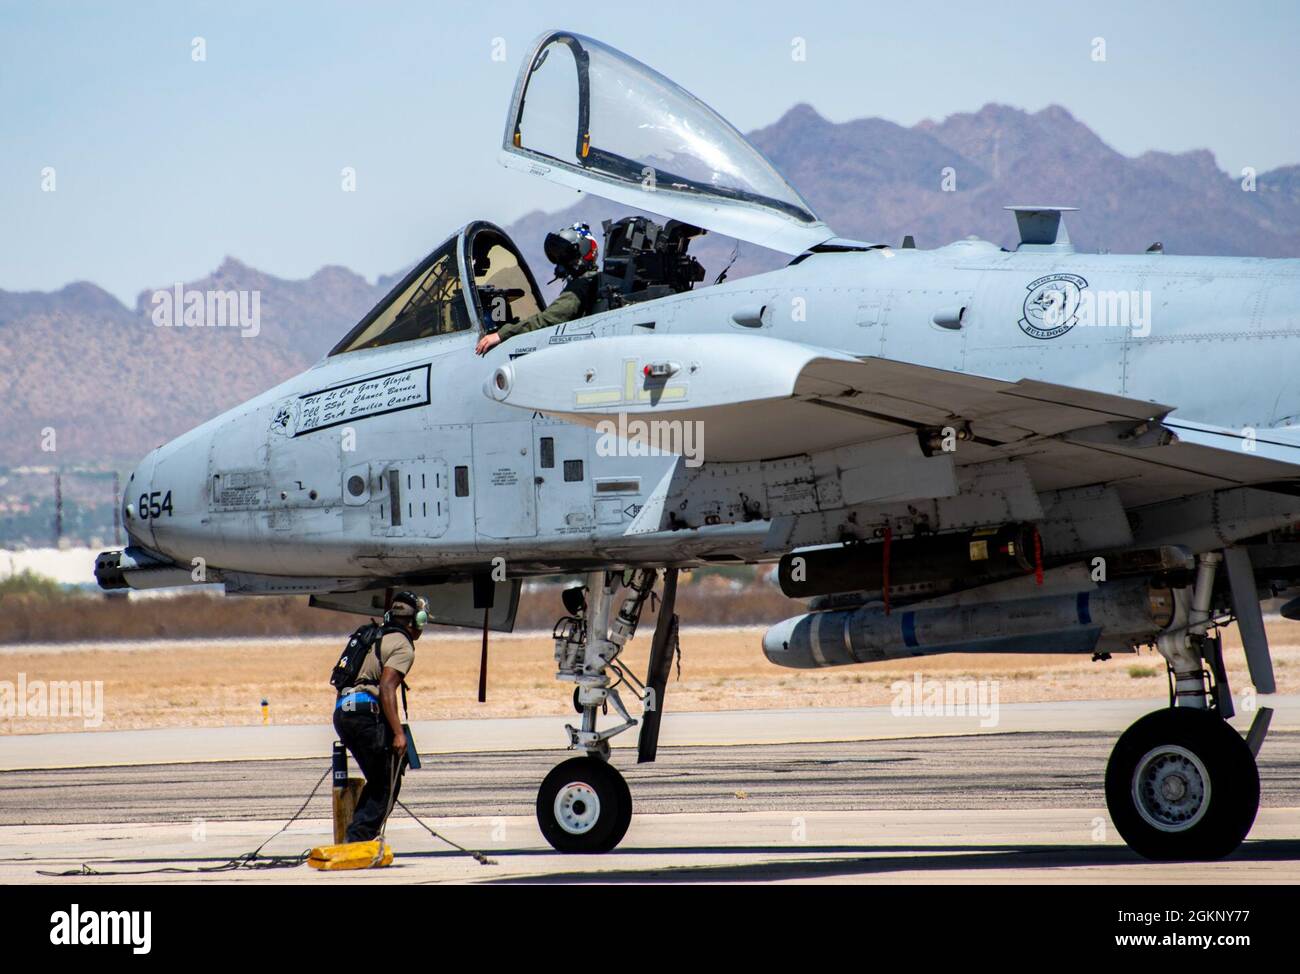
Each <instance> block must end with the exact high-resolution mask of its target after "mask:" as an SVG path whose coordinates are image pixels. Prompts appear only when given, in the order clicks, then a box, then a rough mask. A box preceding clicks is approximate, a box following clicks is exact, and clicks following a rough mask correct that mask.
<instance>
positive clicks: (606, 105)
mask: <svg viewBox="0 0 1300 974" xmlns="http://www.w3.org/2000/svg"><path fill="white" fill-rule="evenodd" d="M502 150H503V151H502V156H501V158H502V162H503V164H504V165H506V166H508V167H510V168H513V169H519V170H522V171H524V172H529V173H532V174H535V175H540V176H545V177H546V178H548V179H551V180H554V181H556V182H559V183H561V184H563V185H565V186H569V187H571V188H574V189H580V190H585V191H588V192H591V193H593V194H595V195H597V196H601V197H604V198H607V199H611V200H614V201H615V202H618V203H623V204H625V205H629V206H635V207H637V208H639V209H643V210H648V211H649V212H651V213H658V214H661V215H663V216H667V217H671V218H672V219H675V220H680V221H682V222H684V223H690V224H694V225H696V226H701V227H706V228H708V229H710V230H714V231H716V232H718V233H723V234H726V235H728V236H732V237H737V238H739V239H742V240H747V241H749V242H751V243H756V244H759V245H761V246H764V247H770V248H772V249H774V250H780V251H784V252H786V253H790V254H797V253H802V252H803V251H805V250H807V249H808V248H810V247H813V246H815V245H817V244H819V243H822V242H823V241H825V240H827V239H829V238H830V237H833V236H834V233H833V232H832V231H831V230H830V229H829V228H828V227H827V226H826V225H825V224H824V223H822V222H821V221H820V220H818V218H817V216H816V214H814V213H813V211H812V208H811V207H810V206H809V205H808V204H807V202H805V201H804V199H803V198H802V197H801V196H800V195H799V194H798V193H797V192H796V191H795V189H794V188H793V187H792V186H791V185H790V184H789V183H788V182H786V180H785V178H784V177H783V176H782V175H781V174H780V173H779V172H778V171H777V170H776V168H775V167H774V166H773V165H772V163H770V162H769V161H768V160H767V159H766V157H764V155H763V154H762V153H761V152H759V151H758V149H756V148H754V146H753V145H751V144H750V143H749V142H748V141H747V140H746V139H745V137H744V136H743V135H741V134H740V133H739V132H738V131H736V129H735V128H733V127H732V125H731V124H730V123H729V122H727V120H726V119H724V118H723V117H722V116H721V115H719V114H718V113H717V112H715V111H714V110H713V109H711V108H709V106H708V105H705V104H704V103H703V102H701V101H700V100H699V99H697V98H695V97H694V96H693V95H691V94H690V93H689V92H687V91H685V90H683V89H682V88H679V87H678V86H677V85H676V84H674V83H673V82H672V81H670V80H669V79H668V78H665V77H664V76H663V75H661V74H659V73H658V72H657V71H655V70H654V69H652V68H649V67H647V66H646V65H644V64H642V63H641V62H640V61H637V60H635V59H634V58H631V57H628V56H627V55H626V54H623V53H622V52H621V51H617V50H615V49H614V48H612V47H609V46H607V45H605V44H602V43H601V42H600V41H597V40H593V39H591V38H589V37H583V36H581V35H579V34H572V33H569V32H567V31H553V32H551V33H548V34H545V35H543V36H542V37H541V38H540V39H539V40H538V41H537V43H536V45H535V46H534V48H533V50H532V52H531V53H530V54H529V56H528V57H527V58H526V59H525V61H524V63H523V66H522V68H521V69H520V73H519V80H518V81H517V82H516V84H515V91H514V97H513V99H512V100H511V103H510V110H509V114H508V116H507V119H506V130H505V139H504V142H503V146H502Z"/></svg>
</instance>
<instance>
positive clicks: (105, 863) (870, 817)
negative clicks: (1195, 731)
mask: <svg viewBox="0 0 1300 974" xmlns="http://www.w3.org/2000/svg"><path fill="white" fill-rule="evenodd" d="M1058 706H1059V705H1058ZM1275 727H1276V725H1275ZM1115 733H1116V732H1115V731H1114V730H1112V729H1106V730H1100V729H1097V730H1074V731H1059V730H1055V729H1052V730H1024V731H1019V732H1001V733H985V734H973V735H969V736H947V737H909V738H894V739H876V740H858V741H829V742H816V743H807V742H804V743H789V744H770V743H768V744H761V745H759V744H740V745H732V746H717V745H707V746H681V745H678V746H665V747H664V748H662V749H661V751H660V759H659V761H657V762H656V763H655V764H652V765H642V766H636V765H635V764H633V763H632V762H631V760H630V758H631V755H630V754H627V753H626V752H620V753H618V754H616V756H615V764H616V765H617V766H619V767H620V769H621V770H623V771H624V772H625V773H626V775H627V777H628V780H629V783H630V785H631V789H632V794H633V797H634V800H635V802H636V812H637V814H636V815H635V817H634V819H633V823H632V827H631V829H630V831H629V833H628V835H627V837H626V838H625V839H624V841H623V843H622V845H621V846H620V847H619V848H618V849H617V850H615V852H613V853H610V854H608V855H604V856H563V855H559V854H557V853H555V852H553V851H552V850H551V849H550V847H549V846H547V845H546V843H545V842H544V840H543V839H542V837H541V835H540V833H539V832H538V829H537V825H536V821H535V819H534V817H533V802H534V799H535V794H536V787H537V785H538V783H539V782H540V781H541V778H542V777H543V776H544V775H545V773H546V772H547V771H548V770H549V768H550V767H551V766H552V765H554V764H555V763H556V762H558V761H559V760H563V759H564V758H565V757H568V756H571V755H570V754H569V753H568V752H563V751H542V750H523V751H517V752H515V751H512V752H497V751H485V752H476V753H467V752H458V753H448V754H440V755H431V757H430V759H429V761H428V763H427V765H426V769H425V770H423V771H419V772H412V773H410V774H408V776H407V778H406V781H405V784H404V786H403V792H402V798H403V801H404V802H405V803H406V804H407V805H408V806H409V807H410V808H411V810H412V811H413V812H415V813H416V814H417V815H419V816H420V817H421V818H423V819H424V820H425V821H426V822H427V823H428V824H429V825H430V826H431V827H432V828H434V829H435V830H436V831H438V832H439V833H441V834H442V835H444V836H446V837H447V838H449V839H451V840H453V841H455V842H457V843H459V844H461V845H465V846H468V847H470V848H474V849H478V850H481V851H482V852H484V853H485V854H486V855H488V856H489V857H491V858H492V859H493V860H494V864H493V865H490V866H483V865H480V864H478V863H477V862H475V861H474V860H473V859H470V858H468V857H467V856H465V855H463V854H461V853H458V852H456V851H455V850H452V849H450V848H449V847H447V846H445V845H444V844H442V843H441V842H439V841H437V840H436V839H435V838H433V837H432V836H430V835H429V834H428V832H426V831H424V830H423V829H422V828H421V827H420V826H419V825H417V824H416V823H415V822H413V821H412V820H411V819H410V818H408V817H407V816H406V814H405V813H404V812H402V811H401V810H400V809H399V810H398V811H397V812H395V814H394V817H393V819H392V822H391V823H390V826H389V831H388V836H389V839H390V841H391V843H392V845H393V846H394V848H395V849H396V850H397V856H398V857H397V862H396V864H395V865H394V866H393V867H390V868H388V869H381V870H367V871H362V872H354V873H345V874H318V873H315V872H314V871H312V870H310V869H308V868H307V867H306V866H297V867H294V868H290V869H273V870H264V871H239V872H207V873H192V872H164V873H149V874H147V875H118V876H113V875H102V876H78V877H74V878H69V877H61V878H55V877H45V876H41V875H39V873H38V870H45V871H49V872H61V871H67V870H74V871H75V870H79V869H80V868H81V866H82V864H83V863H89V864H90V865H91V867H92V868H94V869H97V870H99V871H101V872H110V871H130V870H151V869H159V868H170V867H180V868H183V869H194V868H211V867H213V866H215V865H218V864H220V863H221V862H222V861H224V860H226V859H228V858H230V857H232V856H235V855H238V854H240V853H243V852H247V851H251V850H252V849H254V848H256V847H257V846H258V845H259V844H260V843H261V842H262V841H263V840H264V839H266V838H267V837H268V836H270V835H271V834H272V833H274V832H275V831H276V829H278V828H279V827H280V826H281V825H282V824H283V823H284V821H285V820H286V819H288V817H289V816H290V815H292V814H293V813H294V811H295V810H296V809H298V808H299V806H301V805H302V803H303V799H304V798H305V796H306V795H307V793H308V792H309V791H310V790H311V787H312V785H313V783H315V782H316V781H317V780H318V779H319V777H320V775H321V774H322V773H323V772H324V771H325V769H326V763H327V762H326V761H325V760H324V759H323V758H313V759H307V760H301V759H297V760H274V761H226V762H216V763H189V764H175V765H135V766H127V767H103V768H93V769H85V768H83V769H47V770H27V771H14V772H7V773H4V774H0V823H3V824H2V825H0V881H2V882H7V883H12V882H22V883H28V882H91V883H100V884H102V883H113V882H149V883H154V882H158V883H178V882H180V883H188V882H195V881H221V882H238V883H244V882H259V883H261V882H272V883H286V882H288V883H297V882H306V883H313V882H314V883H321V882H421V883H422V882H489V883H519V882H524V883H554V882H610V883H624V882H665V883H673V882H868V883H881V882H883V883H895V882H908V883H911V882H920V883H930V882H938V883H973V884H995V883H1024V882H1034V883H1067V884H1076V883H1296V882H1300V732H1297V731H1294V730H1287V729H1285V728H1281V729H1275V730H1274V731H1273V732H1272V733H1270V735H1269V738H1268V741H1267V742H1266V744H1265V746H1264V750H1263V752H1262V753H1261V755H1260V771H1261V777H1262V780H1263V804H1264V807H1263V808H1262V809H1261V811H1260V814H1259V817H1258V819H1257V821H1256V824H1255V828H1254V831H1253V832H1252V835H1251V838H1250V839H1249V840H1248V841H1247V843H1246V844H1245V845H1243V847H1242V848H1241V849H1240V850H1238V851H1237V852H1236V853H1235V854H1234V855H1233V856H1232V857H1230V858H1229V859H1227V860H1224V861H1222V862H1217V863H1168V864H1153V863H1147V862H1145V861H1143V860H1141V859H1139V858H1138V857H1137V856H1136V855H1134V854H1133V853H1131V852H1129V851H1128V850H1127V849H1126V848H1125V847H1124V846H1123V843H1122V841H1121V840H1120V839H1119V837H1118V835H1117V834H1116V833H1115V831H1114V828H1113V827H1112V826H1111V824H1110V821H1109V818H1108V816H1107V814H1106V811H1105V802H1104V798H1103V796H1102V790H1101V779H1102V773H1103V770H1104V768H1105V763H1106V758H1107V756H1108V755H1109V752H1110V748H1111V746H1112V745H1113V743H1114V738H1115ZM328 787H329V783H328V781H326V782H325V783H324V784H323V785H322V786H321V790H320V792H318V794H317V797H316V798H315V799H314V800H313V802H312V803H310V804H309V806H308V807H307V809H306V812H305V817H304V818H302V819H299V821H297V822H296V823H294V825H293V826H291V827H290V829H289V830H288V831H286V832H285V833H283V834H281V835H279V836H277V837H276V838H275V839H274V840H272V841H271V842H270V843H269V844H268V845H267V847H266V849H265V850H264V851H265V852H266V853H268V854H283V855H293V854H295V853H298V852H301V851H302V850H304V849H306V848H309V847H310V846H312V845H319V844H324V843H327V842H328V841H329V824H328V820H327V816H328V814H329V811H328V809H329V805H328V794H327V791H328Z"/></svg>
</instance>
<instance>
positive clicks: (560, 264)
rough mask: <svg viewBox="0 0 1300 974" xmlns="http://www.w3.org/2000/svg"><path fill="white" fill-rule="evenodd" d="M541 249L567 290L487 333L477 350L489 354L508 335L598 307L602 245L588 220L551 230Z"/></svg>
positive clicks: (581, 313) (519, 333)
mask: <svg viewBox="0 0 1300 974" xmlns="http://www.w3.org/2000/svg"><path fill="white" fill-rule="evenodd" d="M542 249H543V250H545V251H546V259H547V260H549V261H551V262H553V263H554V264H555V276H556V277H558V278H560V279H562V280H564V281H565V282H566V283H565V285H564V290H563V291H561V292H560V296H559V297H558V298H556V299H555V300H554V301H552V302H551V305H550V307H548V308H547V309H546V310H545V311H539V312H537V314H535V315H531V316H530V317H527V318H525V319H523V320H522V321H511V322H507V323H506V324H504V325H502V326H501V327H500V328H498V329H497V330H496V331H494V332H490V333H489V334H486V335H484V336H483V337H482V338H480V339H479V342H478V344H477V345H476V346H475V347H474V351H475V352H476V353H477V354H479V355H486V354H487V353H488V351H489V350H491V349H493V348H495V347H496V346H497V345H500V344H501V343H502V342H503V341H505V340H506V339H508V338H514V337H515V336H516V335H522V334H524V332H529V331H536V330H537V329H538V328H547V327H549V326H551V325H558V324H560V323H561V322H564V321H572V320H573V319H574V318H581V317H583V316H584V315H589V314H591V312H592V310H593V309H594V308H595V307H596V287H597V285H598V284H599V283H600V264H599V263H598V262H597V260H596V257H597V255H598V254H599V252H600V248H599V247H598V246H597V245H596V238H595V237H593V236H592V235H591V228H590V227H588V226H587V225H586V224H585V223H575V224H573V226H571V227H564V228H562V229H560V230H557V231H555V232H554V233H548V234H547V235H546V241H545V243H544V244H543V247H542Z"/></svg>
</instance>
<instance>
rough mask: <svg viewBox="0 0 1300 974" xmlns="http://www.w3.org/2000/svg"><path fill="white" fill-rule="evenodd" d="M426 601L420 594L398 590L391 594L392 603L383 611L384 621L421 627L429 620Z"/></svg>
mask: <svg viewBox="0 0 1300 974" xmlns="http://www.w3.org/2000/svg"><path fill="white" fill-rule="evenodd" d="M426 605H427V603H426V602H425V601H424V599H422V598H421V597H420V596H418V595H415V594H413V593H411V592H399V593H398V594H397V595H395V596H393V604H392V605H391V606H390V607H389V609H388V611H387V612H385V613H384V622H386V623H397V624H398V625H409V626H413V627H415V628H416V629H423V628H424V627H425V625H426V624H427V623H428V621H429V612H428V610H427V609H426V608H425V606H426Z"/></svg>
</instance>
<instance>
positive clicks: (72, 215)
mask: <svg viewBox="0 0 1300 974" xmlns="http://www.w3.org/2000/svg"><path fill="white" fill-rule="evenodd" d="M1130 8H1139V9H1130ZM552 27H564V28H568V29H570V30H575V31H578V32H580V33H586V34H590V35H592V36H595V37H599V38H601V39H602V40H605V41H607V42H608V43H610V44H612V45H614V46H615V47H618V48H621V49H623V50H625V51H627V52H628V53H630V54H632V55H633V56H635V57H638V58H639V59H640V60H643V61H645V62H647V63H648V64H650V65H652V66H654V67H656V68H658V69H659V70H660V71H662V72H663V73H665V74H667V75H668V76H669V77H671V78H673V79H674V80H676V81H677V82H678V83H680V84H681V85H683V86H684V87H685V88H687V89H688V90H691V91H693V92H694V93H695V94H696V95H698V96H699V97H700V98H702V99H703V100H704V101H706V102H708V103H709V104H711V105H712V106H713V107H714V108H716V109H717V110H718V111H720V112H721V113H722V114H723V115H724V116H726V117H727V118H729V119H730V120H731V121H732V122H733V123H734V124H735V125H736V126H737V127H739V128H740V129H741V130H742V131H743V130H747V129H750V128H754V127H758V126H761V125H765V124H767V123H770V122H771V121H773V120H774V119H776V118H777V117H778V116H780V115H781V113H782V112H784V111H785V109H787V108H789V107H790V106H791V105H792V104H794V103H796V102H800V101H806V102H809V103H811V104H812V105H813V106H815V107H816V108H817V109H818V111H820V112H821V113H822V114H823V115H825V116H827V117H828V118H830V119H832V120H835V121H843V120H846V119H850V118H855V117H861V116H866V115H878V116H882V117H884V118H888V119H891V120H894V121H897V122H900V123H902V124H905V125H910V124H913V123H915V122H917V121H918V120H920V119H923V118H936V119H937V118H942V117H944V116H946V115H948V114H951V113H953V112H959V111H973V110H975V109H978V108H979V107H980V106H981V105H983V104H985V103H986V102H990V101H997V102H1004V103H1008V104H1012V105H1016V106H1018V107H1022V108H1026V109H1029V110H1038V109H1041V108H1043V107H1044V106H1046V105H1049V104H1052V103H1059V104H1061V105H1064V106H1065V107H1066V108H1068V109H1069V110H1070V111H1071V112H1072V113H1073V114H1074V115H1076V116H1077V117H1078V118H1079V119H1080V120H1082V121H1083V122H1085V123H1086V124H1088V125H1089V126H1091V127H1092V128H1093V129H1094V130H1095V131H1096V132H1097V133H1098V134H1099V135H1100V136H1101V137H1102V138H1103V139H1104V140H1106V141H1107V142H1108V143H1110V144H1111V145H1112V146H1114V147H1115V148H1116V149H1118V150H1120V151H1121V152H1124V153H1127V154H1130V155H1132V154H1136V153H1140V152H1143V151H1145V150H1147V149H1153V148H1154V149H1163V150H1168V151H1175V152H1177V151H1184V150H1187V149H1193V148H1203V147H1205V148H1209V149H1211V150H1212V151H1213V152H1214V153H1215V155H1216V157H1217V158H1218V161H1219V165H1220V167H1221V168H1223V169H1225V170H1228V171H1231V172H1233V173H1236V172H1237V171H1239V170H1240V169H1241V167H1243V166H1254V167H1255V168H1256V169H1257V170H1258V171H1259V172H1264V171H1266V170H1267V169H1270V168H1273V167H1276V166H1278V165H1285V164H1290V163H1297V162H1300V134H1297V133H1300V128H1298V127H1297V124H1296V119H1297V117H1300V59H1298V58H1297V57H1296V56H1295V48H1296V44H1297V41H1298V40H1300V29H1298V28H1300V4H1297V3H1295V2H1288V0H1279V2H1274V3H1268V2H1248V0H1236V2H1233V3H1230V4H1224V3H1221V2H1217V0H1215V2H1204V3H1203V2H1196V3H1177V4H1175V3H1154V2H1153V3H1143V4H1134V3H1132V2H1131V0H1130V2H1121V3H1111V2H1099V0H1089V2H1088V3H1082V4H1081V3H1069V4H1066V3H1054V2H1044V0H1038V2H1034V3H1011V2H1007V3H1000V2H997V0H989V2H985V3H977V4H972V3H951V4H940V3H922V2H918V0H908V2H890V3H877V2H844V3H818V2H804V3H791V2H789V0H782V2H773V3H769V2H761V0H759V2H745V3H735V4H723V3H718V2H715V0H702V2H701V0H697V2H694V3H683V4H674V3H653V4H645V3H636V4H632V3H625V2H624V3H612V2H611V3H607V4H604V5H601V4H593V3H551V4H541V3H537V2H536V0H533V2H529V3H523V2H520V3H504V2H503V3H494V2H488V0H484V2H478V3H473V2H466V0H457V2H433V0H423V2H411V3H406V2H401V3H398V2H394V3H383V2H377V3H359V2H355V0H353V2H348V3H323V2H322V3H312V4H306V3H301V4H299V3H288V2H277V3H267V4H255V3H244V2H237V0H221V2H214V3H185V2H173V3H163V2H159V3H144V2H140V3H111V2H109V3H102V4H94V5H92V4H89V3H86V4H80V3H78V4H72V3H48V4H41V5H37V4H34V3H15V2H8V0H0V228H2V230H3V233H2V234H0V288H4V289H7V290H31V289H39V290H48V289H53V288H57V287H60V286H62V285H64V284H66V283H68V282H69V281H73V280H91V281H94V282H96V283H98V284H100V285H102V286H104V287H105V288H107V289H108V290H110V291H112V292H113V293H114V294H116V295H118V296H119V297H121V298H123V299H124V300H127V301H128V303H133V302H134V299H135V295H136V293H138V292H139V291H140V290H143V289H145V288H146V287H154V286H160V285H166V284H168V283H170V282H172V281H176V280H190V279H194V278H197V277H200V276H202V275H204V274H205V273H207V272H208V271H210V270H212V269H213V268H215V267H216V266H217V264H219V263H220V262H221V260H222V258H223V257H224V256H225V255H227V254H231V255H234V256H236V257H238V258H240V259H241V260H243V261H245V262H247V263H249V264H252V265H253V266H255V267H258V268H259V269H261V270H265V271H268V272H270V273H272V274H277V275H280V276H284V277H303V276H307V275H309V274H311V273H312V272H313V271H315V270H316V269H317V268H319V267H320V266H321V265H323V264H343V265H345V266H347V267H350V268H352V269H353V270H356V271H358V272H361V273H363V274H365V275H366V276H367V277H370V278H373V277H374V276H375V275H377V274H380V273H388V272H391V271H393V270H396V269H398V268H400V267H402V266H404V265H407V264H409V263H411V262H413V261H414V260H415V259H417V258H418V257H419V256H421V255H423V254H424V253H425V252H427V251H428V250H430V249H431V248H432V247H433V246H434V245H435V244H436V243H437V242H438V241H439V240H441V239H442V238H443V237H445V236H446V235H447V234H449V233H450V232H451V231H452V230H454V229H455V228H456V227H457V226H459V225H460V224H462V223H465V222H467V221H468V220H470V219H475V218H483V219H490V220H493V221H495V222H497V223H502V224H504V223H508V222H509V221H511V220H513V219H514V218H516V217H518V216H520V215H521V214H523V213H524V212H527V211H528V210H530V209H534V208H538V207H543V208H547V209H551V208H557V207H559V206H562V205H564V204H566V203H568V202H569V201H571V199H572V195H571V194H568V193H566V192H565V191H564V190H561V189H559V188H557V187H552V186H550V185H549V184H546V183H543V182H540V181H537V180H534V179H531V178H529V177H527V176H523V175H517V174H513V173H509V172H507V171H506V170H504V169H502V168H501V167H500V166H499V165H498V164H497V162H496V153H497V149H498V146H499V143H500V138H501V131H502V128H503V122H504V116H505V108H506V103H507V100H508V98H509V94H510V91H511V88H512V86H513V84H514V79H515V74H516V72H517V70H518V67H519V61H520V58H521V57H522V56H523V55H524V53H525V51H526V50H527V48H528V46H529V45H530V43H531V42H532V40H533V39H534V37H535V36H536V35H537V34H539V33H541V32H542V31H543V30H545V29H548V28H552ZM195 37H202V38H203V39H204V42H205V44H206V56H207V59H206V61H203V62H195V61H194V60H193V59H192V56H191V52H192V41H193V38H195ZM796 37H797V38H803V39H804V41H805V43H806V50H807V59H806V60H805V61H802V62H799V61H795V60H793V59H792V58H791V44H792V39H793V38H796ZM1095 37H1102V38H1104V39H1105V43H1106V60H1105V62H1100V63H1099V62H1096V61H1094V60H1093V59H1092V57H1091V53H1092V42H1093V38H1095ZM498 38H500V39H502V40H503V41H504V45H505V52H506V58H505V60H504V62H502V61H497V60H494V59H493V57H492V54H493V50H494V44H496V45H497V47H498V49H499V44H500V42H498V41H497V40H496V39H498ZM345 166H351V167H354V168H355V170H356V173H357V191H356V192H352V193H346V192H343V191H342V190H341V177H340V171H341V170H342V169H343V167H345ZM45 167H53V168H54V170H55V178H56V183H55V185H56V190H55V192H44V191H42V170H43V169H44V168H45ZM1085 205H1086V204H1085Z"/></svg>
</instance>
